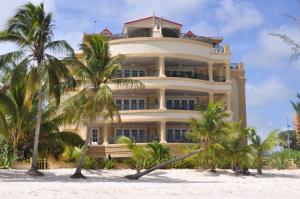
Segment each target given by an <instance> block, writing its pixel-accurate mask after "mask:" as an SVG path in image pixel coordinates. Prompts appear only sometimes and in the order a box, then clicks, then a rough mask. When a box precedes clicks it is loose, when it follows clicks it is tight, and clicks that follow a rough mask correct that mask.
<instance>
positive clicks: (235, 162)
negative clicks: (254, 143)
mask: <svg viewBox="0 0 300 199" xmlns="http://www.w3.org/2000/svg"><path fill="white" fill-rule="evenodd" d="M230 129H231V131H232V136H231V137H232V140H231V141H230V142H228V143H227V144H226V145H225V149H226V150H225V156H226V157H227V158H228V159H229V160H230V162H231V166H232V169H233V170H234V171H235V173H236V174H243V175H248V174H249V171H248V167H249V166H250V162H251V160H252V155H251V154H252V152H253V150H252V147H251V146H250V145H248V144H247V139H248V137H249V132H250V129H249V128H245V127H243V126H242V122H232V123H231V124H230Z"/></svg>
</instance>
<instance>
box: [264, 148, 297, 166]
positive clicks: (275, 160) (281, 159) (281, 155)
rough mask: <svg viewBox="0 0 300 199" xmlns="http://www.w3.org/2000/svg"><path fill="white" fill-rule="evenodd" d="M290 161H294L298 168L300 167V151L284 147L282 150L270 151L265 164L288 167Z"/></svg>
mask: <svg viewBox="0 0 300 199" xmlns="http://www.w3.org/2000/svg"><path fill="white" fill-rule="evenodd" d="M291 162H294V164H296V166H297V167H298V168H300V151H298V150H290V156H289V150H288V149H284V150H282V151H277V152H274V153H272V154H271V155H270V156H269V157H268V158H267V165H268V166H269V167H271V168H275V169H289V168H290V166H291Z"/></svg>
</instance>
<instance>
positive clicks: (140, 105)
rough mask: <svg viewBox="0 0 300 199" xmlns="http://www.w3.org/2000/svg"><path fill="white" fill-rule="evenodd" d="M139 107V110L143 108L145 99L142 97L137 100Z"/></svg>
mask: <svg viewBox="0 0 300 199" xmlns="http://www.w3.org/2000/svg"><path fill="white" fill-rule="evenodd" d="M139 109H140V110H143V109H145V101H144V100H143V99H140V100H139Z"/></svg>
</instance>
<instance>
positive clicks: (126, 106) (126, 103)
mask: <svg viewBox="0 0 300 199" xmlns="http://www.w3.org/2000/svg"><path fill="white" fill-rule="evenodd" d="M124 110H129V100H128V99H126V100H124Z"/></svg>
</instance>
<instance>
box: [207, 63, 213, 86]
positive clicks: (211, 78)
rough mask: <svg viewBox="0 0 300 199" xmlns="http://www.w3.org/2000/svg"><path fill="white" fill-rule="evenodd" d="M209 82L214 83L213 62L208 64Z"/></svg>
mask: <svg viewBox="0 0 300 199" xmlns="http://www.w3.org/2000/svg"><path fill="white" fill-rule="evenodd" d="M208 80H209V81H211V82H213V81H214V73H213V63H212V62H208Z"/></svg>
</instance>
